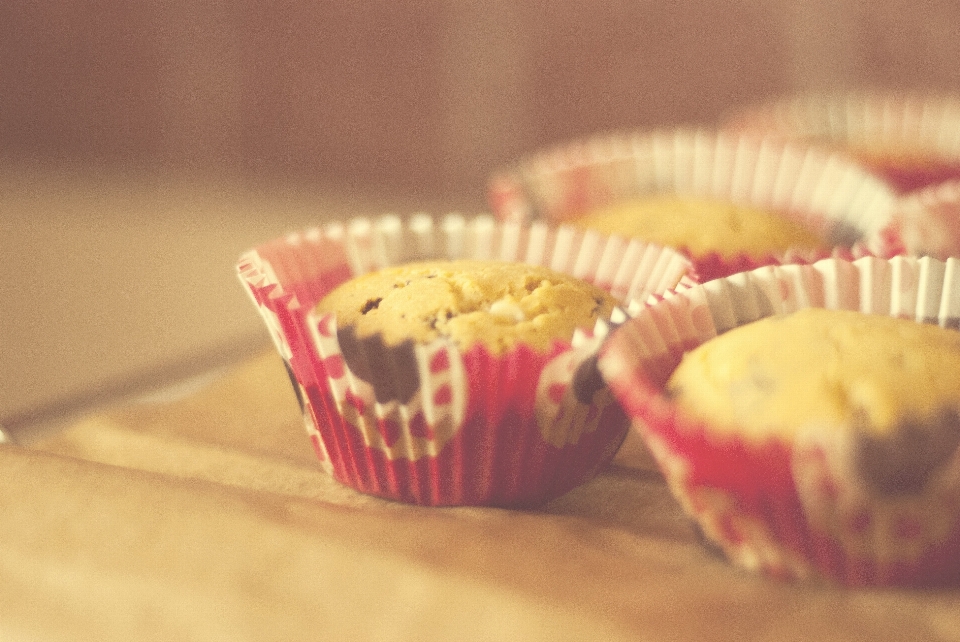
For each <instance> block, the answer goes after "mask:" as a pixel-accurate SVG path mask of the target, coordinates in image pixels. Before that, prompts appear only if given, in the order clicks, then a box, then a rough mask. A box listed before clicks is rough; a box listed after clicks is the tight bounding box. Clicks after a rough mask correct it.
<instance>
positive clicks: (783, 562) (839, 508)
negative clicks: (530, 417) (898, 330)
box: [599, 256, 960, 586]
mask: <svg viewBox="0 0 960 642" xmlns="http://www.w3.org/2000/svg"><path fill="white" fill-rule="evenodd" d="M807 307H824V308H832V309H844V310H859V311H861V312H865V313H872V314H884V315H890V316H894V317H900V318H907V319H913V320H915V321H917V322H919V323H934V324H938V325H940V326H942V327H949V328H954V329H956V328H958V327H960V261H958V260H957V259H953V258H951V259H948V260H947V261H946V262H941V261H938V260H936V259H934V258H931V257H924V258H916V257H905V256H900V257H894V258H893V259H889V260H884V259H879V258H876V257H865V258H861V259H858V260H856V261H853V262H850V261H845V260H841V259H825V260H822V261H819V262H817V263H815V264H813V265H785V266H770V267H764V268H760V269H757V270H754V271H751V272H747V273H742V274H737V275H733V276H731V277H729V278H724V279H718V280H716V281H712V282H709V283H704V284H702V285H696V286H693V287H690V288H684V287H681V288H678V289H677V291H676V292H674V293H670V294H668V295H667V296H665V297H663V298H662V299H661V300H659V301H657V302H656V303H654V304H651V305H648V306H646V307H645V308H644V309H643V310H641V311H639V312H638V313H637V314H636V315H635V316H634V317H633V318H632V319H630V320H628V321H627V322H626V323H624V324H623V325H622V326H620V328H619V329H617V330H616V332H615V333H614V334H613V335H612V336H610V338H609V339H608V341H607V343H606V344H605V346H604V348H603V350H602V353H601V357H600V360H599V368H600V371H601V373H602V374H603V376H604V378H605V379H606V380H607V382H608V384H609V385H610V387H611V388H612V389H613V391H614V394H615V395H616V397H617V399H618V400H619V402H620V404H621V405H622V406H623V408H624V409H625V411H626V412H627V414H628V415H630V416H631V418H632V419H633V421H634V426H635V427H636V429H637V430H639V431H640V433H641V434H642V435H643V437H644V439H645V441H646V443H647V445H648V447H649V448H650V450H651V452H652V454H653V455H654V457H655V458H656V460H657V462H658V464H659V466H660V467H661V469H662V471H663V472H664V475H665V477H666V479H667V481H668V484H669V486H670V488H671V491H672V492H673V494H674V495H675V496H676V497H677V499H678V500H679V501H680V503H681V504H682V505H683V508H684V509H685V511H686V512H687V513H688V514H689V515H690V516H691V517H692V518H693V519H694V521H695V522H696V523H697V525H698V526H699V528H700V529H701V531H702V532H703V534H704V535H705V536H706V538H707V539H708V540H709V541H711V542H713V543H716V544H717V545H718V546H719V547H720V548H721V549H722V550H723V552H724V553H725V554H726V556H727V557H728V559H730V560H731V561H733V562H734V563H736V564H738V565H741V566H743V567H746V568H749V569H754V570H762V571H765V572H767V573H769V574H771V575H774V576H778V577H783V578H808V579H819V580H826V581H832V582H836V583H841V584H847V585H861V586H862V585H933V584H940V583H944V582H950V583H955V582H957V581H960V451H958V452H953V453H952V454H947V455H946V456H947V459H948V461H947V462H946V463H945V464H942V465H939V464H938V465H933V464H931V467H930V468H929V469H924V470H923V475H926V478H925V483H924V484H923V487H922V490H921V491H920V492H916V491H911V492H893V491H878V490H877V487H876V483H875V480H873V481H872V482H871V483H868V482H867V481H865V480H864V475H863V474H862V473H860V472H857V471H858V469H857V467H856V466H855V465H854V462H853V459H854V456H853V452H854V451H855V449H856V448H857V447H858V444H857V443H856V439H855V438H853V437H852V436H851V435H850V434H848V433H838V432H835V433H830V432H829V431H824V430H819V431H818V430H816V429H813V428H811V429H806V430H804V431H801V432H800V433H799V434H798V436H797V437H796V438H795V439H789V440H787V439H784V438H780V437H777V436H770V437H765V438H762V439H761V438H750V437H747V436H745V435H740V434H731V433H730V432H729V431H719V430H716V429H713V428H712V427H711V426H710V423H709V422H708V421H702V420H698V419H694V418H692V417H690V416H689V415H688V414H686V413H684V412H683V411H682V410H680V409H679V408H678V407H677V405H676V404H674V403H673V402H671V400H670V399H669V398H668V397H667V395H666V394H665V384H666V381H667V379H668V378H669V376H670V374H671V373H672V371H673V370H674V369H675V368H676V366H677V365H678V364H679V362H680V360H681V358H682V356H683V353H684V352H686V351H688V350H690V349H692V348H694V347H696V346H698V345H700V344H702V343H704V342H705V341H708V340H709V339H711V338H712V337H714V336H717V335H719V334H722V333H723V332H726V331H727V330H730V329H731V328H734V327H737V326H740V325H744V324H746V323H749V322H751V321H755V320H757V319H760V318H763V317H767V316H771V315H775V314H781V313H788V312H792V311H796V310H799V309H801V308H807ZM944 374H945V376H952V374H953V373H944ZM910 383H911V382H904V384H905V385H910ZM893 456H894V457H896V456H897V454H896V451H893ZM941 463H942V462H941ZM882 474H884V473H883V472H881V475H882Z"/></svg>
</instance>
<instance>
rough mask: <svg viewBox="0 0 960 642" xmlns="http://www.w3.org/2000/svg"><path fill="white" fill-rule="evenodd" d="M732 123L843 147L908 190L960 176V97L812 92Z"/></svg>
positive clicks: (740, 114) (739, 115) (737, 116)
mask: <svg viewBox="0 0 960 642" xmlns="http://www.w3.org/2000/svg"><path fill="white" fill-rule="evenodd" d="M729 125H730V126H731V127H732V128H735V129H738V130H741V131H743V130H749V131H754V132H764V133H770V134H777V135H780V136H784V137H789V138H794V139H799V140H806V141H811V142H816V143H819V144H822V145H827V146H831V147H833V148H835V149H838V150H842V151H844V152H846V153H848V154H850V155H851V156H852V157H854V158H855V159H857V160H858V161H859V162H861V163H863V164H864V165H865V166H866V167H868V168H870V169H871V170H872V171H874V172H876V173H877V175H878V176H880V177H882V178H883V179H884V180H886V181H888V182H889V183H890V184H891V185H892V186H893V187H894V188H895V189H896V190H898V191H899V192H901V193H905V192H909V191H912V190H915V189H920V188H923V187H927V186H930V185H935V184H938V183H942V182H944V181H947V180H952V179H960V96H953V95H949V94H931V93H919V92H879V91H874V92H870V91H855V92H834V93H818V94H809V95H802V96H796V97H792V98H783V99H780V100H777V101H773V102H770V103H767V104H762V105H757V106H753V107H747V108H744V109H742V110H739V111H737V112H735V113H734V114H733V115H731V117H730V119H729Z"/></svg>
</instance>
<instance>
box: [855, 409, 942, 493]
mask: <svg viewBox="0 0 960 642" xmlns="http://www.w3.org/2000/svg"><path fill="white" fill-rule="evenodd" d="M857 420H858V421H859V422H861V423H866V422H867V421H868V420H867V419H866V413H858V417H857ZM958 445H960V414H958V413H957V410H956V409H954V408H944V409H942V410H941V411H940V412H939V413H937V415H936V416H935V417H934V418H932V419H930V420H927V421H919V420H916V419H913V418H907V419H904V420H903V421H901V422H900V424H899V425H898V426H897V427H896V428H895V429H894V430H893V431H892V432H891V433H890V434H889V435H876V434H874V431H872V430H871V429H870V428H869V427H868V426H864V428H863V429H862V430H861V432H860V434H859V435H858V437H857V442H856V445H855V447H854V462H855V465H856V467H857V471H858V472H859V473H860V476H861V478H862V479H863V480H864V482H865V483H866V484H867V486H868V487H869V488H870V489H871V490H872V491H873V492H875V493H877V494H878V495H887V496H897V495H910V494H917V493H921V492H922V491H923V489H924V488H925V487H926V485H927V482H928V481H929V479H930V477H931V476H933V474H934V473H935V472H936V471H937V470H939V469H940V468H942V467H943V466H944V465H946V464H947V462H949V461H950V460H951V459H952V458H953V456H954V453H955V452H956V450H957V446H958Z"/></svg>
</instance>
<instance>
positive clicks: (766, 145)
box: [489, 128, 897, 281]
mask: <svg viewBox="0 0 960 642" xmlns="http://www.w3.org/2000/svg"><path fill="white" fill-rule="evenodd" d="M489 194H490V201H491V204H492V207H493V209H494V212H495V214H496V215H497V217H498V218H500V219H501V220H508V221H517V220H520V221H523V220H529V219H533V220H537V219H540V220H546V221H550V222H554V223H556V222H564V221H570V220H574V219H576V218H579V217H580V216H583V215H584V214H586V213H588V212H590V211H591V210H593V209H595V208H597V207H600V206H603V205H607V204H611V203H616V202H620V201H624V200H627V199H631V198H637V197H643V196H654V195H660V194H675V195H680V196H690V197H700V198H709V199H715V200H721V201H726V202H731V203H735V204H739V205H742V206H747V207H753V208H757V209H761V210H766V211H771V212H776V213H779V214H782V215H783V216H786V217H789V218H792V219H795V220H797V221H800V222H802V223H804V224H805V225H807V226H808V227H810V228H812V229H814V230H817V231H819V232H820V233H821V234H822V235H823V237H824V238H826V239H827V243H828V244H832V245H834V246H835V249H836V248H841V249H843V250H847V251H853V252H854V253H855V254H857V253H858V250H857V249H856V248H857V247H860V248H865V250H864V251H862V252H859V253H861V254H862V253H871V254H876V255H880V254H884V252H886V251H887V250H886V248H888V247H890V246H897V243H896V241H895V240H893V241H891V240H890V239H887V238H884V235H889V234H890V233H891V232H890V230H889V226H888V223H889V221H890V218H891V216H892V214H893V211H894V207H895V204H896V196H895V194H894V192H893V190H892V189H891V188H890V186H889V185H887V184H886V183H885V182H884V181H882V180H880V179H878V178H877V177H876V176H874V175H873V174H871V173H870V172H868V171H867V170H865V169H864V168H863V167H862V166H861V165H859V164H858V163H855V162H853V161H851V160H850V159H849V158H847V157H846V156H844V155H843V154H839V153H834V152H830V151H825V150H823V149H818V148H816V147H812V146H810V145H806V144H803V143H796V142H792V141H787V140H784V139H783V138H781V137H779V136H765V135H754V134H742V133H737V132H726V131H710V130H704V129H686V128H681V129H664V130H657V131H638V132H633V133H627V134H607V135H601V136H595V137H593V138H590V139H587V140H583V141H576V142H573V143H569V144H567V145H563V146H559V147H556V148H554V149H550V150H546V151H543V152H541V153H538V154H535V155H533V156H531V157H529V158H527V159H525V160H523V161H521V162H520V163H519V165H518V166H517V167H515V168H512V169H510V170H506V171H502V172H500V173H498V174H497V175H495V176H494V177H493V178H492V179H491V181H490V190H489ZM679 249H681V250H682V251H686V249H685V248H679ZM830 253H831V252H830V251H819V252H818V251H810V250H806V249H794V250H791V251H788V252H786V253H784V254H782V255H781V254H777V255H774V254H772V253H771V254H768V255H766V256H751V255H746V254H744V255H740V256H734V257H725V256H722V255H720V254H716V253H712V254H708V255H706V256H699V255H698V256H693V255H691V254H690V253H689V252H687V254H688V255H690V256H691V259H692V260H693V261H694V263H695V265H696V269H697V272H698V274H699V275H700V277H701V280H702V281H706V280H709V279H712V278H717V277H721V276H728V275H730V274H734V273H737V272H741V271H744V270H748V269H752V268H755V267H759V266H761V265H771V264H777V263H792V262H806V263H810V262H813V261H815V260H818V259H822V258H825V257H827V256H830Z"/></svg>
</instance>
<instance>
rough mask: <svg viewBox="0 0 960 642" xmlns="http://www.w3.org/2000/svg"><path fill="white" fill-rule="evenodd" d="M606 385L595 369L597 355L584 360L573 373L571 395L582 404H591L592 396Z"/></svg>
mask: <svg viewBox="0 0 960 642" xmlns="http://www.w3.org/2000/svg"><path fill="white" fill-rule="evenodd" d="M605 385H607V384H606V383H605V382H604V380H603V377H602V376H601V375H600V371H599V370H598V369H597V355H593V356H591V357H589V358H588V359H585V360H584V362H583V363H581V364H580V366H579V367H578V368H577V371H576V372H574V373H573V394H574V395H576V397H577V401H579V402H580V403H583V404H591V403H593V396H594V395H595V394H597V392H598V391H600V390H602V389H603V387H604V386H605Z"/></svg>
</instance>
